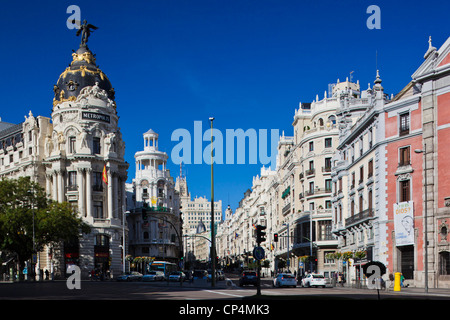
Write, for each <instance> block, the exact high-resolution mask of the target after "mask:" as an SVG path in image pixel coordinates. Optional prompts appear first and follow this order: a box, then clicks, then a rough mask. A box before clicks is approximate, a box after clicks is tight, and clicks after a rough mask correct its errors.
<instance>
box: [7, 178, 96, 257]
mask: <svg viewBox="0 0 450 320" xmlns="http://www.w3.org/2000/svg"><path fill="white" fill-rule="evenodd" d="M33 225H34V226H33ZM89 232H90V227H89V226H88V225H87V224H86V223H85V222H83V220H82V219H81V218H80V217H78V216H77V214H76V212H74V210H73V209H72V207H71V206H70V205H69V204H68V203H67V202H63V203H58V202H55V201H53V200H50V199H48V198H47V197H46V194H45V190H44V189H43V188H42V187H41V186H40V185H39V184H38V183H36V182H33V181H31V179H30V178H29V177H22V178H19V179H5V180H1V181H0V250H7V251H10V252H14V253H16V254H17V255H18V257H19V261H21V262H23V261H25V260H27V259H29V258H31V255H32V253H33V234H34V247H35V251H39V250H42V248H43V247H44V246H45V245H48V244H51V243H56V242H60V241H70V240H73V239H76V238H79V237H80V235H81V233H89Z"/></svg>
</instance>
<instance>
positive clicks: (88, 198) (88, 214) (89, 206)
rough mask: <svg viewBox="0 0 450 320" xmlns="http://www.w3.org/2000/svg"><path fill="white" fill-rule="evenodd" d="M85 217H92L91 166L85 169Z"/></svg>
mask: <svg viewBox="0 0 450 320" xmlns="http://www.w3.org/2000/svg"><path fill="white" fill-rule="evenodd" d="M86 217H89V218H92V168H88V169H86Z"/></svg>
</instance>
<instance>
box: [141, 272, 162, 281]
mask: <svg viewBox="0 0 450 320" xmlns="http://www.w3.org/2000/svg"><path fill="white" fill-rule="evenodd" d="M164 279H165V277H164V272H162V271H150V272H149V273H147V274H144V275H143V276H142V281H162V280H164Z"/></svg>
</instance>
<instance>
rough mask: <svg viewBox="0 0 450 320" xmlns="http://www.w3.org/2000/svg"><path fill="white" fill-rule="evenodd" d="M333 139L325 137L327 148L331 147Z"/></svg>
mask: <svg viewBox="0 0 450 320" xmlns="http://www.w3.org/2000/svg"><path fill="white" fill-rule="evenodd" d="M331 145H332V140H331V138H325V148H331Z"/></svg>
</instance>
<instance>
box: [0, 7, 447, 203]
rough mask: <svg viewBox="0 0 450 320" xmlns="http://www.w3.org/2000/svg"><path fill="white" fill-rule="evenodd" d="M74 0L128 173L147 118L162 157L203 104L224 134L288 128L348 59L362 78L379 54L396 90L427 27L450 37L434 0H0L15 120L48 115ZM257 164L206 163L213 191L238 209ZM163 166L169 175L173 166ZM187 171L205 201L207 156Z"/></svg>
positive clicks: (5, 101) (5, 94)
mask: <svg viewBox="0 0 450 320" xmlns="http://www.w3.org/2000/svg"><path fill="white" fill-rule="evenodd" d="M73 4H75V5H78V6H79V7H80V9H81V18H82V19H86V20H87V21H88V22H90V23H92V24H94V25H96V26H98V27H99V29H98V30H97V31H95V32H94V34H93V35H92V36H91V37H90V39H89V43H88V44H89V48H90V49H91V50H92V51H93V52H94V53H95V54H96V55H97V64H98V65H99V66H100V68H101V69H102V71H103V72H105V73H106V74H107V76H108V77H109V79H110V81H111V83H112V85H113V87H114V88H115V91H116V102H117V106H118V114H119V116H120V120H119V125H120V127H121V130H122V134H123V138H124V140H125V143H126V161H128V162H129V163H130V169H129V172H128V176H129V180H130V181H131V179H132V178H133V177H134V175H135V164H134V153H135V152H137V151H139V150H141V149H142V148H143V140H142V134H143V133H144V132H145V131H147V130H148V129H150V128H152V129H153V130H155V131H156V132H158V133H159V135H160V139H159V140H160V141H159V146H160V149H161V150H163V151H166V152H167V153H168V154H169V156H170V154H171V151H172V149H173V148H174V146H175V145H176V144H178V141H171V135H172V133H173V132H174V131H175V130H176V129H179V128H183V129H187V130H188V131H189V132H192V134H193V128H194V121H202V125H203V131H205V130H206V129H207V128H208V127H209V121H208V118H209V117H210V116H214V117H215V121H214V127H215V128H217V129H219V130H220V131H221V132H223V133H225V130H226V129H238V128H242V129H244V130H247V129H250V128H252V129H255V130H260V129H268V130H270V129H279V130H280V132H281V131H283V130H284V131H285V133H286V135H291V134H292V125H291V124H292V120H293V115H294V110H295V109H296V108H298V104H299V102H311V101H312V100H313V99H315V97H316V94H318V95H319V97H323V93H324V91H325V90H327V87H328V83H333V82H335V81H336V80H337V79H338V78H339V79H341V80H344V79H345V78H346V77H347V76H349V74H350V72H351V71H354V73H353V79H354V80H359V81H360V83H361V86H362V88H363V89H364V88H367V84H368V83H369V82H370V83H371V84H373V81H374V79H375V75H376V68H377V66H378V69H379V70H380V75H381V78H382V80H383V86H384V88H385V92H387V93H389V94H391V93H394V94H395V93H397V92H399V91H400V90H401V89H402V88H403V87H404V86H405V85H406V84H407V83H408V82H409V80H410V79H411V78H410V76H411V74H412V73H413V72H414V71H415V70H416V69H417V68H418V67H419V66H420V64H421V63H422V61H423V55H424V53H425V52H426V50H427V48H428V42H427V41H428V37H429V36H430V35H431V36H432V38H433V45H434V46H435V47H438V48H439V47H440V46H441V45H442V44H443V42H444V41H445V40H446V39H447V37H448V36H449V23H448V13H449V12H450V4H449V2H448V1H437V0H429V1H427V2H423V1H379V0H371V1H365V0H344V1H328V0H324V1H300V0H296V1H283V0H278V1H276V0H258V1H251V0H223V1H219V0H190V1H185V0H148V1H128V2H124V1H95V2H93V1H78V0H74V1H45V0H44V1H22V2H13V1H5V0H0V7H1V11H0V34H1V44H2V45H1V50H0V61H2V68H1V69H2V77H0V95H1V97H2V100H1V109H0V117H1V118H2V120H3V121H6V122H12V123H19V122H21V121H23V119H24V115H26V114H28V112H29V111H30V110H31V111H32V112H33V114H34V115H42V116H47V117H49V116H50V115H51V108H52V98H53V85H54V84H55V83H56V81H57V80H58V77H59V75H60V74H61V72H62V71H64V69H65V68H66V67H67V66H68V64H69V63H70V62H71V60H72V59H71V53H72V49H74V50H76V49H77V48H78V46H79V42H80V39H79V38H78V37H76V36H75V30H69V29H68V28H67V27H66V20H67V18H68V17H69V14H67V13H66V9H67V7H68V6H69V5H73ZM372 4H375V5H378V6H379V7H380V9H381V29H379V30H370V29H368V28H367V27H366V21H367V19H368V18H369V16H370V14H367V13H366V10H367V7H368V6H369V5H372ZM376 56H377V59H376ZM207 145H209V142H204V143H203V145H202V146H201V147H202V150H203V149H204V148H205V147H206V146H207ZM269 152H270V151H269ZM247 163H248V161H247ZM261 166H262V165H261V164H254V165H249V164H247V165H238V164H234V165H231V164H222V165H216V166H215V168H214V173H215V199H216V200H218V199H221V200H222V201H223V205H224V208H225V207H226V205H228V204H230V205H231V207H232V208H233V209H235V208H236V207H237V206H238V202H239V200H240V199H241V198H242V196H243V193H244V192H245V191H246V190H247V189H248V188H250V187H251V184H252V177H253V176H255V175H256V174H259V171H260V167H261ZM169 168H170V169H171V173H172V176H174V177H176V176H178V174H179V165H177V164H174V163H172V162H171V161H169ZM184 171H185V172H187V178H188V183H189V188H190V191H191V194H192V195H193V196H195V195H198V196H206V197H207V198H208V199H209V198H210V167H209V166H208V165H206V164H191V165H186V166H185V167H184Z"/></svg>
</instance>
